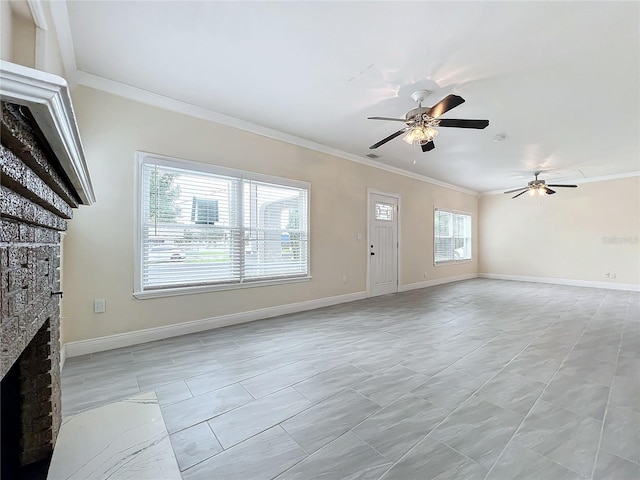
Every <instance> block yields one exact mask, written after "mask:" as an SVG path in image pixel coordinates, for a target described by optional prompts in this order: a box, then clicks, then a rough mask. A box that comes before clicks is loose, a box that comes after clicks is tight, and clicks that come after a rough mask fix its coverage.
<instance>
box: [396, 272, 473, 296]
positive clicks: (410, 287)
mask: <svg viewBox="0 0 640 480" xmlns="http://www.w3.org/2000/svg"><path fill="white" fill-rule="evenodd" d="M471 278H478V274H477V273H469V274H466V275H456V276H454V277H444V278H435V279H433V280H425V281H424V282H416V283H410V284H408V285H400V288H398V291H399V292H408V291H409V290H417V289H419V288H427V287H434V286H436V285H443V284H445V283H452V282H459V281H461V280H469V279H471Z"/></svg>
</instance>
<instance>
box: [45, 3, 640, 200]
mask: <svg viewBox="0 0 640 480" xmlns="http://www.w3.org/2000/svg"><path fill="white" fill-rule="evenodd" d="M67 11H68V20H69V22H68V23H69V27H68V28H69V30H70V35H68V33H69V32H67V36H68V38H70V39H71V40H72V45H73V51H74V52H75V57H74V60H75V68H77V70H78V71H79V72H84V73H85V74H91V75H83V74H82V73H80V74H78V75H76V77H77V78H79V79H80V83H82V79H83V78H85V79H88V78H90V79H93V80H92V82H88V83H93V84H95V83H96V82H95V80H96V78H97V77H101V78H103V79H106V80H109V81H110V82H102V83H100V84H101V85H107V86H108V85H111V86H114V85H118V84H124V85H128V86H131V87H136V88H138V89H142V90H144V91H148V92H153V93H155V94H159V95H162V96H165V97H169V98H171V99H175V100H180V101H182V102H186V103H188V104H192V105H196V106H199V107H203V108H204V109H208V110H210V111H213V112H218V113H221V114H224V115H227V116H230V117H234V118H237V119H241V120H243V121H245V122H249V123H250V124H254V125H256V126H258V127H256V128H254V131H255V130H258V131H259V130H260V128H262V127H266V128H267V129H272V130H276V131H278V132H282V133H284V134H288V135H293V136H295V137H299V138H301V139H304V140H308V141H311V142H314V143H317V144H320V145H323V146H326V147H329V148H330V150H331V149H335V150H337V151H340V152H345V153H346V156H347V157H351V158H353V156H357V157H359V158H362V159H364V158H365V157H364V156H365V155H366V154H368V153H372V152H373V153H376V154H378V155H381V157H380V159H378V162H381V163H383V164H385V165H389V166H393V167H397V168H400V169H403V170H407V171H410V172H413V173H415V174H419V175H424V176H427V177H431V178H434V179H437V180H439V181H442V182H447V183H450V184H453V185H457V186H460V187H463V188H466V189H470V190H474V191H478V192H483V191H492V190H498V189H507V188H511V187H517V186H520V185H524V184H525V183H526V181H527V180H529V179H530V178H529V177H530V176H531V177H532V175H529V174H528V173H527V172H533V171H535V170H541V169H543V170H551V172H549V173H548V174H547V175H546V178H551V179H556V180H580V179H592V178H597V177H603V176H610V175H621V174H627V173H630V172H637V171H638V170H640V165H639V162H640V160H639V159H640V141H639V138H640V120H639V118H640V114H639V108H640V38H639V33H638V32H639V30H640V3H638V2H615V1H605V2H560V1H553V2H493V1H474V2H458V1H450V2H407V3H405V2H337V1H336V2H322V1H313V2H269V1H265V2H213V1H212V2H205V1H201V2H187V1H181V2H164V1H162V2H161V1H157V2H138V1H132V2H131V1H117V2H109V1H102V2H88V1H68V2H67ZM62 23H64V22H62ZM56 24H57V27H58V28H61V26H60V22H56ZM59 35H60V32H59ZM61 36H62V37H64V36H65V32H62V35H61ZM67 47H68V45H67ZM68 50H70V49H68ZM67 63H69V62H67ZM114 82H117V83H114ZM418 89H428V90H431V91H432V93H431V95H430V96H429V98H428V99H427V100H426V101H425V104H426V105H427V106H431V105H433V104H435V103H437V102H438V101H439V100H440V99H442V98H443V97H445V96H446V95H447V94H450V93H455V94H458V95H461V96H462V97H464V98H465V99H466V103H464V104H463V105H461V106H459V107H457V108H455V109H454V110H451V111H450V112H448V113H446V114H445V115H443V117H442V118H472V119H473V118H478V119H488V120H489V121H490V125H489V127H487V128H486V129H485V130H467V129H455V128H441V129H440V135H439V136H438V137H437V138H436V140H435V143H436V149H435V150H433V151H431V152H428V153H422V152H421V151H420V150H419V149H416V148H414V147H412V146H410V145H407V144H406V143H405V142H403V141H401V137H399V138H397V139H395V140H392V141H391V142H389V143H387V144H386V145H384V146H382V147H380V148H379V149H377V150H369V148H368V147H369V146H370V145H371V144H373V143H375V142H377V141H378V140H381V139H382V138H384V137H386V136H388V135H390V134H391V133H393V132H395V131H396V130H398V129H399V128H400V127H402V125H403V124H401V123H396V122H384V121H374V120H367V119H366V117H368V116H385V117H402V116H404V114H405V112H406V111H407V110H409V109H411V108H414V107H415V106H416V105H415V103H414V102H413V100H411V93H412V92H413V91H415V90H418ZM497 134H504V135H505V136H506V139H505V140H504V141H502V142H495V141H494V137H495V136H496V135H497ZM414 162H415V163H414ZM542 178H545V176H544V175H543V176H542Z"/></svg>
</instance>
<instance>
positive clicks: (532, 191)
mask: <svg viewBox="0 0 640 480" xmlns="http://www.w3.org/2000/svg"><path fill="white" fill-rule="evenodd" d="M541 173H542V172H534V175H535V177H536V178H535V180H531V181H530V182H529V183H527V186H526V187H522V188H514V189H513V190H507V191H506V192H504V193H515V192H520V193H518V194H516V195H514V196H513V197H511V198H516V197H519V196H520V195H524V194H525V193H527V192H529V195H531V196H536V195H538V196H539V195H553V194H554V193H556V191H555V190H552V189H550V188H549V187H553V188H558V187H562V188H578V186H577V185H560V184H553V185H551V184H547V183H546V182H545V181H544V180H538V175H540V174H541Z"/></svg>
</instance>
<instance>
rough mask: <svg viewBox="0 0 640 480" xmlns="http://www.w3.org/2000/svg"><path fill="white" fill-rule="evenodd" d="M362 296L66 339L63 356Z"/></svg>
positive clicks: (357, 296)
mask: <svg viewBox="0 0 640 480" xmlns="http://www.w3.org/2000/svg"><path fill="white" fill-rule="evenodd" d="M366 297H367V294H366V292H355V293H348V294H345V295H338V296H335V297H325V298H319V299H316V300H308V301H305V302H297V303H290V304H287V305H279V306H276V307H267V308H261V309H259V310H251V311H248V312H239V313H231V314H229V315H220V316H218V317H212V318H205V319H202V320H193V321H190V322H184V323H179V324H177V325H166V326H163V327H155V328H149V329H146V330H138V331H135V332H127V333H118V334H116V335H108V336H106V337H99V338H92V339H88V340H78V341H75V342H68V343H66V344H65V345H64V348H65V350H66V354H65V356H68V357H77V356H79V355H86V354H89V353H96V352H102V351H105V350H112V349H114V348H121V347H129V346H131V345H138V344H140V343H146V342H152V341H154V340H161V339H164V338H171V337H178V336H180V335H187V334H190V333H197V332H202V331H205V330H211V329H214V328H220V327H226V326H229V325H236V324H239V323H246V322H253V321H255V320H262V319H265V318H271V317H277V316H279V315H287V314H291V313H298V312H304V311H307V310H313V309H316V308H322V307H329V306H331V305H337V304H340V303H347V302H354V301H356V300H362V299H365V298H366Z"/></svg>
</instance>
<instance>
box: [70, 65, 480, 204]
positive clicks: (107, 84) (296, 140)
mask: <svg viewBox="0 0 640 480" xmlns="http://www.w3.org/2000/svg"><path fill="white" fill-rule="evenodd" d="M75 79H76V82H77V84H78V85H83V86H85V87H90V88H94V89H96V90H101V91H104V92H107V93H111V94H113V95H117V96H120V97H124V98H127V99H129V100H133V101H135V102H139V103H143V104H146V105H151V106H154V107H158V108H162V109H164V110H169V111H172V112H176V113H181V114H183V115H188V116H191V117H195V118H200V119H203V120H208V121H210V122H214V123H218V124H221V125H225V126H228V127H232V128H237V129H239V130H243V131H245V132H250V133H253V134H256V135H261V136H263V137H267V138H271V139H274V140H278V141H281V142H285V143H288V144H290V145H296V146H298V147H303V148H308V149H309V150H313V151H316V152H320V153H326V154H328V155H332V156H334V157H339V158H342V159H345V160H349V161H351V162H355V163H360V164H362V165H367V166H369V167H373V168H377V169H379V170H384V171H386V172H390V173H395V174H397V175H402V176H404V177H409V178H413V179H415V180H419V181H421V182H425V183H430V184H432V185H437V186H439V187H443V188H447V189H450V190H455V191H458V192H462V193H466V194H468V195H474V196H477V195H478V192H476V191H474V190H469V189H466V188H463V187H459V186H457V185H453V184H450V183H446V182H441V181H440V180H436V179H435V178H431V177H427V176H425V175H420V174H417V173H412V172H408V171H406V170H403V169H401V168H397V167H392V166H389V165H385V164H383V163H380V162H376V161H374V160H370V159H367V158H365V157H361V156H358V155H353V154H351V153H347V152H344V151H342V150H338V149H336V148H332V147H328V146H326V145H322V144H320V143H316V142H313V141H311V140H307V139H305V138H300V137H296V136H295V135H290V134H288V133H284V132H281V131H278V130H274V129H271V128H268V127H264V126H262V125H257V124H255V123H251V122H247V121H245V120H240V119H238V118H235V117H231V116H229V115H224V114H222V113H218V112H215V111H213V110H209V109H207V108H203V107H199V106H197V105H193V104H190V103H186V102H183V101H181V100H176V99H174V98H170V97H166V96H164V95H159V94H156V93H152V92H149V91H147V90H142V89H140V88H137V87H132V86H130V85H126V84H124V83H121V82H116V81H114V80H109V79H106V78H104V77H99V76H97V75H93V74H90V73H87V72H83V71H78V72H77V74H76V76H75Z"/></svg>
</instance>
